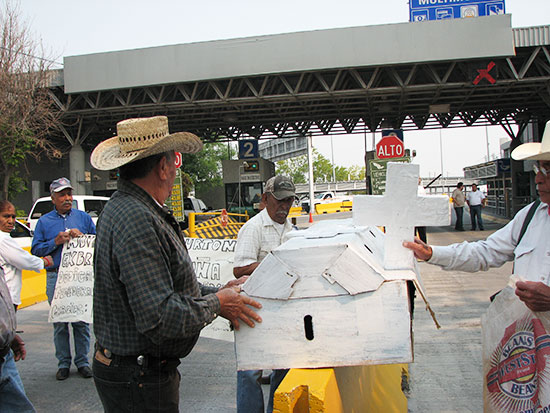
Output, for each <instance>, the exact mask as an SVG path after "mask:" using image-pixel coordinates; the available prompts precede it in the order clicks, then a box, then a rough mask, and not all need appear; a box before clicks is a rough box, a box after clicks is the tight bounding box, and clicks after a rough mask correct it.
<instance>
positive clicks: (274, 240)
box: [233, 175, 296, 413]
mask: <svg viewBox="0 0 550 413" xmlns="http://www.w3.org/2000/svg"><path fill="white" fill-rule="evenodd" d="M295 199H296V189H295V187H294V184H293V183H292V181H291V180H290V179H289V178H287V177H285V176H281V175H277V176H275V177H273V178H270V179H269V180H268V181H267V182H266V184H265V189H264V193H263V194H262V203H264V204H265V208H264V209H263V210H262V211H261V212H260V213H259V214H258V215H256V216H255V217H253V218H252V219H250V220H249V221H248V222H247V223H246V224H244V225H243V227H242V228H241V230H240V231H239V235H238V237H237V245H236V246H235V261H234V267H233V275H235V277H237V278H239V277H242V276H243V275H250V274H252V272H253V271H254V270H255V269H256V267H257V266H258V265H260V262H261V261H262V260H263V259H264V258H265V257H266V256H267V254H269V253H270V252H271V251H272V250H273V249H275V248H277V247H278V246H279V245H281V244H282V243H283V239H284V237H285V235H286V234H287V233H288V232H289V231H290V230H292V228H293V227H292V224H291V223H290V222H289V221H288V219H287V217H288V213H289V211H290V207H291V206H292V204H293V203H294V200H295ZM287 371H288V370H274V371H273V373H272V374H271V385H270V392H269V403H268V406H267V411H268V413H270V412H271V411H272V410H273V394H274V393H275V390H276V389H277V387H278V386H279V384H280V383H281V381H282V380H283V379H284V377H285V375H286V373H287ZM261 378H262V370H247V371H239V372H237V412H239V413H263V411H264V397H263V392H262V387H261Z"/></svg>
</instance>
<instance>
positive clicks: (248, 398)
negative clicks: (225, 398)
mask: <svg viewBox="0 0 550 413" xmlns="http://www.w3.org/2000/svg"><path fill="white" fill-rule="evenodd" d="M262 371H263V370H243V371H238V372H237V413H264V394H263V392H262V384H261V379H262ZM287 372H288V370H273V373H271V376H270V377H271V384H270V387H269V401H268V404H267V413H271V412H272V411H273V395H274V394H275V390H277V387H279V384H281V382H282V381H283V379H284V378H285V376H286V373H287Z"/></svg>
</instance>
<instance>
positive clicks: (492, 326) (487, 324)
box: [481, 276, 550, 413]
mask: <svg viewBox="0 0 550 413" xmlns="http://www.w3.org/2000/svg"><path fill="white" fill-rule="evenodd" d="M516 280H518V278H517V277H516V276H512V277H511V279H510V281H511V282H510V284H509V285H508V286H507V287H506V288H505V289H503V290H502V291H501V292H500V294H498V295H497V296H496V298H495V300H494V301H493V302H492V303H491V306H490V307H489V309H488V310H487V313H486V314H484V315H483V316H482V317H481V328H482V336H483V354H482V357H483V404H484V411H485V412H486V413H487V412H502V413H504V412H505V413H513V412H517V413H520V412H521V413H529V412H531V413H542V412H550V311H546V312H542V313H534V312H533V311H531V310H529V309H528V308H527V306H526V305H525V304H524V303H523V302H521V301H520V300H519V298H518V297H517V296H516V294H515V287H513V286H512V285H515V281H516Z"/></svg>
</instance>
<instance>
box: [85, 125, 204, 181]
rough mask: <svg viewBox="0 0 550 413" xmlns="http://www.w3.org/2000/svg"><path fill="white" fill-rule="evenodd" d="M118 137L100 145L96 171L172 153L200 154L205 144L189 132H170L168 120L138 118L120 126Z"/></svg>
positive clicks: (93, 158) (96, 152)
mask: <svg viewBox="0 0 550 413" xmlns="http://www.w3.org/2000/svg"><path fill="white" fill-rule="evenodd" d="M116 131H117V136H115V137H113V138H110V139H107V140H105V141H103V142H101V143H100V144H99V145H97V146H96V147H95V149H94V151H93V152H92V156H91V157H90V162H91V164H92V166H93V167H94V168H96V169H99V170H103V171H108V170H111V169H116V168H118V167H120V166H122V165H126V164H127V163H130V162H133V161H137V160H138V159H143V158H147V157H148V156H152V155H156V154H159V153H163V152H168V151H177V152H182V153H196V152H198V151H200V150H201V149H202V142H201V140H200V139H199V138H198V137H197V136H196V135H194V134H192V133H189V132H176V133H172V134H170V133H169V132H168V118H167V117H166V116H155V117H152V118H135V119H126V120H123V121H120V122H118V123H117V125H116Z"/></svg>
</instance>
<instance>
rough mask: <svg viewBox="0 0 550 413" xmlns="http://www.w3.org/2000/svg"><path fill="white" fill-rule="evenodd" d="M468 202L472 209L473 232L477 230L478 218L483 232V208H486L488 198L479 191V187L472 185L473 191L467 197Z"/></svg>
mask: <svg viewBox="0 0 550 413" xmlns="http://www.w3.org/2000/svg"><path fill="white" fill-rule="evenodd" d="M466 202H467V203H468V206H469V207H470V219H471V221H472V231H475V230H476V217H477V224H478V226H479V230H480V231H483V230H484V228H483V219H481V208H482V207H484V206H485V203H486V198H485V195H484V194H483V192H481V191H478V189H477V185H476V184H472V190H471V191H470V192H468V194H467V195H466Z"/></svg>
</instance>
